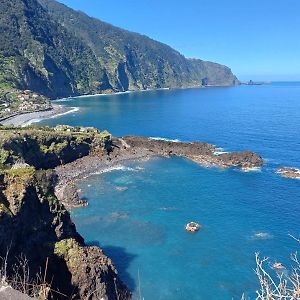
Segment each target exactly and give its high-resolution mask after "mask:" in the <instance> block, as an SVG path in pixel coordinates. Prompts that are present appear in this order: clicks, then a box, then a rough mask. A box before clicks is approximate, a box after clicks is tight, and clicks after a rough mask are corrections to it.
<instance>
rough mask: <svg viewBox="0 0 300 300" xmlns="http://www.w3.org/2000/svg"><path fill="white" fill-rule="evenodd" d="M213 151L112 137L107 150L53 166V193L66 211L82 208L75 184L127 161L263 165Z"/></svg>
mask: <svg viewBox="0 0 300 300" xmlns="http://www.w3.org/2000/svg"><path fill="white" fill-rule="evenodd" d="M215 150H216V147H215V146H213V145H211V144H207V143H201V142H192V143H183V142H174V141H166V140H158V139H155V140H154V139H151V138H145V137H133V136H126V137H119V138H118V137H114V138H113V139H112V143H111V145H110V148H106V149H105V150H104V149H103V150H100V151H99V150H98V151H92V152H91V153H90V154H89V155H87V156H84V157H82V158H79V159H77V160H75V161H73V162H70V163H67V164H64V165H59V166H57V167H56V168H55V171H56V174H57V176H58V182H57V185H56V187H55V194H56V196H57V198H58V199H59V200H60V201H61V202H62V203H63V204H64V205H65V206H66V207H67V208H76V207H82V206H86V205H88V203H87V202H86V201H84V200H81V199H79V195H78V188H77V186H76V182H77V181H80V180H82V179H85V178H87V177H89V176H91V175H93V174H101V173H104V172H108V171H110V170H114V169H116V168H122V167H123V166H122V164H123V163H125V162H128V161H137V160H149V159H154V158H155V157H165V158H170V157H172V156H178V157H183V158H186V159H188V160H190V161H193V162H195V163H197V164H198V165H201V166H202V167H217V168H222V169H226V168H231V167H233V168H238V169H241V170H243V171H250V170H253V168H256V169H257V168H260V167H261V166H262V165H263V163H264V161H263V159H262V158H261V157H260V156H259V155H258V154H256V153H254V152H250V151H244V152H231V153H223V154H220V155H215V154H214V153H215ZM71 186H72V187H71ZM69 199H72V201H70V200H69Z"/></svg>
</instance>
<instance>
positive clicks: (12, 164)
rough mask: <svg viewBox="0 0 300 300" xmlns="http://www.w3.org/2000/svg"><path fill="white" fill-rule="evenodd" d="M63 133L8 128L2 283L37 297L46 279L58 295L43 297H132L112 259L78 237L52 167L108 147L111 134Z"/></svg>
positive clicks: (3, 154) (0, 137) (0, 203)
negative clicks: (39, 284) (106, 139)
mask: <svg viewBox="0 0 300 300" xmlns="http://www.w3.org/2000/svg"><path fill="white" fill-rule="evenodd" d="M58 129H59V130H53V129H47V128H40V129H38V128H36V129H35V128H25V129H24V128H13V127H12V128H9V127H0V282H1V283H2V281H5V282H7V283H8V284H10V285H12V286H13V287H14V288H16V289H19V290H21V291H22V292H24V291H26V293H28V294H30V295H31V296H36V297H37V296H38V295H36V293H35V290H33V289H32V287H33V286H35V285H36V284H37V283H36V282H35V280H36V274H37V273H40V274H43V276H42V278H43V279H42V280H43V281H45V283H46V284H47V286H49V287H51V290H49V294H48V296H47V297H46V298H41V297H37V298H38V299H54V300H56V299H57V300H58V299H74V300H75V299H89V300H97V299H106V300H108V299H112V300H126V299H130V298H131V293H130V291H129V290H128V289H127V288H126V286H125V285H124V284H123V283H122V281H121V280H120V279H119V277H118V274H117V270H116V269H115V267H114V265H113V263H112V261H111V260H110V259H109V258H108V257H107V256H105V254H104V253H103V252H102V250H101V249H100V248H98V247H95V246H86V245H85V243H84V240H83V238H82V237H81V236H80V235H79V234H78V233H77V231H76V227H75V225H74V224H73V223H72V221H71V218H70V214H69V212H68V211H67V210H66V209H65V207H64V205H63V204H62V203H61V202H60V201H59V200H58V199H57V197H56V195H55V191H54V188H55V185H56V184H57V174H56V173H55V171H54V170H51V169H49V168H51V167H55V166H57V165H60V164H64V163H66V162H70V161H74V160H76V159H77V158H79V157H82V156H84V155H87V154H88V153H89V152H90V151H92V150H93V149H97V148H103V146H105V143H104V140H103V136H104V133H105V132H104V133H100V132H98V131H97V130H95V129H94V130H92V129H86V131H85V132H83V131H78V130H77V129H76V128H73V129H74V131H68V130H69V129H70V128H67V127H65V128H62V127H58ZM105 136H106V137H107V134H106V133H105ZM103 143H104V144H103ZM45 169H47V170H45ZM7 251H8V258H7V260H6V261H4V260H3V258H5V257H6V255H7ZM21 257H23V258H24V257H26V261H27V263H26V266H27V267H28V272H27V268H26V270H24V263H22V262H21V264H20V261H22V260H21ZM46 263H47V264H46ZM46 265H47V267H46ZM19 267H20V269H19ZM4 269H5V272H4V271H3V270H4ZM18 276H19V277H18ZM20 276H21V277H20ZM20 278H22V280H21V283H20V282H19V280H20ZM20 287H21V288H20ZM1 299H2V298H1Z"/></svg>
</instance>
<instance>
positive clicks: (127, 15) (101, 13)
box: [60, 0, 300, 80]
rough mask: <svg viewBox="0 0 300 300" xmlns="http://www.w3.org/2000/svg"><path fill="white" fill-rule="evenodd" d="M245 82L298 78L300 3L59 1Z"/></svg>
mask: <svg viewBox="0 0 300 300" xmlns="http://www.w3.org/2000/svg"><path fill="white" fill-rule="evenodd" d="M60 2H62V3H64V4H66V5H68V6H70V7H72V8H74V9H76V10H81V11H84V12H86V13H87V14H88V15H90V16H94V17H97V18H99V19H101V20H103V21H106V22H108V23H111V24H113V25H116V26H119V27H122V28H125V29H128V30H131V31H135V32H139V33H142V34H145V35H148V36H150V37H151V38H153V39H156V40H159V41H161V42H164V43H166V44H169V45H170V46H172V47H174V48H175V49H177V50H179V51H180V52H181V53H183V54H184V55H185V56H187V57H196V58H201V59H204V60H211V61H216V62H219V63H222V64H226V65H228V66H229V67H231V69H232V70H233V72H234V73H235V74H236V75H237V76H238V77H239V78H240V79H241V80H248V79H254V80H263V79H266V80H300V0H272V1H271V0H260V1H259V0H249V1H245V0H239V1H238V0H186V1H182V0H122V1H121V0H60Z"/></svg>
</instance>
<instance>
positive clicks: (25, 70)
mask: <svg viewBox="0 0 300 300" xmlns="http://www.w3.org/2000/svg"><path fill="white" fill-rule="evenodd" d="M235 84H239V82H238V80H237V78H236V77H235V76H234V75H233V74H232V72H231V70H230V69H229V68H228V67H226V66H222V65H219V64H216V63H211V62H205V61H202V60H199V59H187V58H185V57H184V56H183V55H181V54H180V53H179V52H177V51H176V50H174V49H172V48H171V47H169V46H167V45H165V44H163V43H159V42H157V41H154V40H152V39H150V38H148V37H146V36H143V35H140V34H137V33H133V32H129V31H126V30H122V29H120V28H117V27H114V26H112V25H110V24H107V23H105V22H102V21H100V20H97V19H94V18H91V17H89V16H87V15H86V14H84V13H82V12H77V11H74V10H72V9H70V8H68V7H66V6H65V5H63V4H60V3H58V2H56V1H54V0H3V1H1V2H0V88H2V89H4V90H10V89H18V90H24V89H29V90H32V91H34V92H37V93H39V94H41V95H46V96H48V97H50V98H56V97H65V96H72V95H79V94H93V93H108V92H117V91H127V90H140V89H152V88H173V87H192V86H201V85H235Z"/></svg>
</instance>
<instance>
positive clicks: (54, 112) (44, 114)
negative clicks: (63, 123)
mask: <svg viewBox="0 0 300 300" xmlns="http://www.w3.org/2000/svg"><path fill="white" fill-rule="evenodd" d="M52 107H53V109H51V110H46V111H35V112H29V113H23V114H22V113H20V114H18V115H15V116H12V117H9V118H7V119H5V120H3V121H1V122H0V124H1V125H14V126H28V125H31V124H32V123H37V122H40V121H42V120H44V119H50V118H55V117H58V116H61V115H64V114H68V113H71V112H75V111H78V108H76V107H66V106H64V105H60V104H52Z"/></svg>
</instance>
